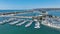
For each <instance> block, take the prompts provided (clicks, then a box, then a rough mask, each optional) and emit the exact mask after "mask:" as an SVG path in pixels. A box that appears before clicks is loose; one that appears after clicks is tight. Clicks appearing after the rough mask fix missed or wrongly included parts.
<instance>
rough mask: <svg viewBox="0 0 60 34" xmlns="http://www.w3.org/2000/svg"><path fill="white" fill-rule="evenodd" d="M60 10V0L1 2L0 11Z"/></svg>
mask: <svg viewBox="0 0 60 34" xmlns="http://www.w3.org/2000/svg"><path fill="white" fill-rule="evenodd" d="M34 8H60V0H0V9H34Z"/></svg>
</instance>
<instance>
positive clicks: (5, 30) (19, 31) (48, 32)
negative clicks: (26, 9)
mask: <svg viewBox="0 0 60 34" xmlns="http://www.w3.org/2000/svg"><path fill="white" fill-rule="evenodd" d="M8 11H9V10H8ZM8 11H7V12H8ZM0 12H6V11H0ZM9 12H12V11H9ZM48 12H49V14H52V15H56V16H60V11H57V12H55V11H48ZM30 15H31V14H30ZM24 25H25V24H24ZM24 25H22V26H15V25H9V24H8V23H6V24H4V25H0V34H60V29H54V28H50V27H47V26H44V25H41V28H40V29H34V23H33V24H32V25H31V26H30V27H28V28H25V27H24Z"/></svg>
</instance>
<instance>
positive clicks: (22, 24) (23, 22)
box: [16, 21, 27, 26]
mask: <svg viewBox="0 0 60 34" xmlns="http://www.w3.org/2000/svg"><path fill="white" fill-rule="evenodd" d="M26 22H27V21H23V22H21V23H18V24H16V25H17V26H20V25H23V24H24V23H26Z"/></svg>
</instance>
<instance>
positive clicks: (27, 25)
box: [25, 21, 33, 27]
mask: <svg viewBox="0 0 60 34" xmlns="http://www.w3.org/2000/svg"><path fill="white" fill-rule="evenodd" d="M32 22H33V21H30V22H29V23H28V24H26V25H25V27H29V26H30V25H31V24H32Z"/></svg>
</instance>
